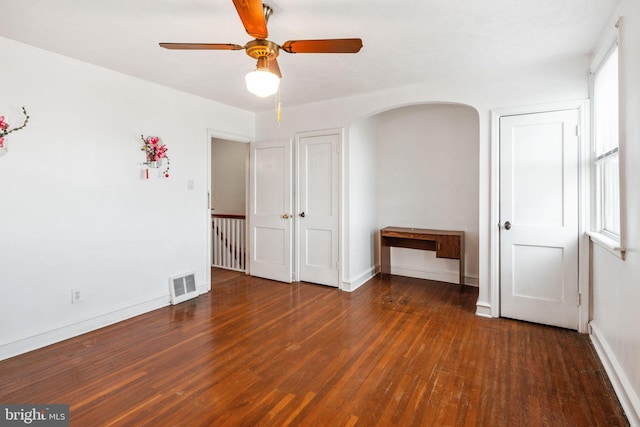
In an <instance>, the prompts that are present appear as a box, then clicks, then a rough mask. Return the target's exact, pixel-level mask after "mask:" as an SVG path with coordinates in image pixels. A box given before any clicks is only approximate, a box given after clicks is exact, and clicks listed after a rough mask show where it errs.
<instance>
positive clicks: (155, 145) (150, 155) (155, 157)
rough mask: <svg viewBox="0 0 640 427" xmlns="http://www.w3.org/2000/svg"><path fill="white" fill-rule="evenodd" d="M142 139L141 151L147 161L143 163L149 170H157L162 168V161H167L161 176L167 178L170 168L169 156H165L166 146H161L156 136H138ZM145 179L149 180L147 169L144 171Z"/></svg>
mask: <svg viewBox="0 0 640 427" xmlns="http://www.w3.org/2000/svg"><path fill="white" fill-rule="evenodd" d="M140 138H142V143H143V145H142V151H144V152H145V153H146V155H147V160H146V161H145V162H144V163H143V164H145V165H147V166H148V167H150V168H159V167H162V161H163V160H164V159H166V160H167V167H166V168H165V170H164V172H163V175H164V177H165V178H169V168H170V166H171V160H169V156H167V150H168V148H167V146H166V144H162V142H161V140H160V138H159V137H157V136H148V137H146V138H145V137H144V135H140ZM145 177H146V179H149V169H147V170H146V171H145Z"/></svg>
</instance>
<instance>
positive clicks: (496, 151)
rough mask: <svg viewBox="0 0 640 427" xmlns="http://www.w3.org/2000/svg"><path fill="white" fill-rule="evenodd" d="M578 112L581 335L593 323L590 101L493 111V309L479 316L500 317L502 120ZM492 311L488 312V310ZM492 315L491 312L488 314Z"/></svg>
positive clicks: (482, 311)
mask: <svg viewBox="0 0 640 427" xmlns="http://www.w3.org/2000/svg"><path fill="white" fill-rule="evenodd" d="M559 110H578V121H579V127H580V135H579V139H580V140H579V143H578V144H579V147H580V155H579V156H580V157H579V158H580V160H579V161H580V164H579V165H578V169H579V171H580V172H579V177H578V186H579V190H578V191H579V202H578V203H579V206H578V210H579V224H578V235H579V243H578V251H579V255H578V292H579V293H580V295H581V299H582V301H581V305H580V307H578V332H581V333H586V332H587V325H588V322H589V305H590V297H591V295H590V294H589V239H588V237H587V235H586V232H587V230H588V227H589V224H588V219H589V215H588V214H589V210H590V199H589V185H590V184H589V183H590V179H591V168H590V158H591V155H590V150H589V146H590V137H589V100H586V99H584V100H575V101H566V102H555V103H549V104H540V105H533V106H523V107H512V108H500V109H494V110H491V182H490V189H491V208H490V209H491V213H490V224H489V226H490V230H489V240H490V251H491V252H490V266H489V283H490V302H491V306H490V307H478V310H477V313H478V314H479V315H490V316H491V317H500V229H499V226H498V223H499V221H500V118H501V117H503V116H514V115H518V114H533V113H543V112H547V111H559ZM487 309H488V310H487ZM487 311H489V312H487Z"/></svg>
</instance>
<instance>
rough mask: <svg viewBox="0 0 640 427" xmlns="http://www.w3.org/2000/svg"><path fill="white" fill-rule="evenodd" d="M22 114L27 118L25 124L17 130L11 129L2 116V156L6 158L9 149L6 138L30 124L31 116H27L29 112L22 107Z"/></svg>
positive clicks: (0, 129) (0, 142)
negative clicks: (6, 145)
mask: <svg viewBox="0 0 640 427" xmlns="http://www.w3.org/2000/svg"><path fill="white" fill-rule="evenodd" d="M22 113H23V114H24V117H25V119H24V123H22V126H18V127H17V128H9V123H7V122H6V121H5V120H6V118H5V116H0V156H4V155H5V154H6V153H7V147H5V142H6V139H5V136H7V135H8V134H10V133H11V132H15V131H17V130H20V129H22V128H23V127H25V126H26V125H27V123H29V115H28V114H27V110H25V108H24V107H22Z"/></svg>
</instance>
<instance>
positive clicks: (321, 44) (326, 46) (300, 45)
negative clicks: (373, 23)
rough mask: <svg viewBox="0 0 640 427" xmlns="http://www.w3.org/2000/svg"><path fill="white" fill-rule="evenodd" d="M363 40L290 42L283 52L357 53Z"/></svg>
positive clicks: (286, 44) (284, 46) (283, 48)
mask: <svg viewBox="0 0 640 427" xmlns="http://www.w3.org/2000/svg"><path fill="white" fill-rule="evenodd" d="M361 48H362V40H361V39H325V40H289V41H287V42H285V43H284V44H283V45H282V50H284V51H285V52H289V53H357V52H359V51H360V49H361Z"/></svg>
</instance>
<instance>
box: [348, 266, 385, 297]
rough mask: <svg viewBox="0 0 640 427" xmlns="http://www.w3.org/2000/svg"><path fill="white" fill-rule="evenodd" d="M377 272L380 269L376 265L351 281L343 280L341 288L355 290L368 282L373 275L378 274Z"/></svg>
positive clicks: (349, 290)
mask: <svg viewBox="0 0 640 427" xmlns="http://www.w3.org/2000/svg"><path fill="white" fill-rule="evenodd" d="M377 272H378V269H377V268H376V267H371V268H370V269H368V270H367V271H365V272H364V273H362V274H360V275H359V276H358V277H356V278H355V279H353V280H351V281H350V282H342V286H340V290H343V291H346V292H353V291H355V290H356V289H358V288H359V287H360V286H362V285H364V284H365V283H367V282H368V281H369V280H370V279H371V278H372V277H373V276H375V275H376V273H377Z"/></svg>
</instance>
